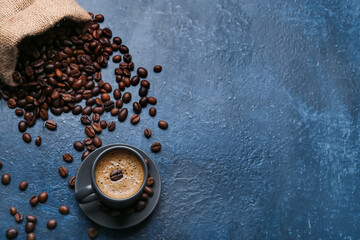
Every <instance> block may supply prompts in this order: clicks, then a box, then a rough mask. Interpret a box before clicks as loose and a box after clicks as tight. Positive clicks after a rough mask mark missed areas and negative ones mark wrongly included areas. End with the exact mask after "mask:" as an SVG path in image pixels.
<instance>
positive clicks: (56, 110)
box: [50, 107, 62, 116]
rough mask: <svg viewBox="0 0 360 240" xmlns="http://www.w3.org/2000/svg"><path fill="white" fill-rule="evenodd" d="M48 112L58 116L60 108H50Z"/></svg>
mask: <svg viewBox="0 0 360 240" xmlns="http://www.w3.org/2000/svg"><path fill="white" fill-rule="evenodd" d="M50 111H51V113H52V114H54V115H55V116H59V115H60V114H61V112H62V110H61V108H56V107H51V108H50Z"/></svg>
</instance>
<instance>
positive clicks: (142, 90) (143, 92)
mask: <svg viewBox="0 0 360 240" xmlns="http://www.w3.org/2000/svg"><path fill="white" fill-rule="evenodd" d="M147 94H148V89H147V88H146V87H143V86H141V87H140V88H139V96H140V97H145V96H146V95H147Z"/></svg>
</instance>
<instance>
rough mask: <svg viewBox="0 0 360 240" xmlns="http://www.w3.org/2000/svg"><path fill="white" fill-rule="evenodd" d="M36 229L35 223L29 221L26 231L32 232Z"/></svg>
mask: <svg viewBox="0 0 360 240" xmlns="http://www.w3.org/2000/svg"><path fill="white" fill-rule="evenodd" d="M34 231H35V223H33V222H27V223H26V224H25V232H26V233H32V232H34Z"/></svg>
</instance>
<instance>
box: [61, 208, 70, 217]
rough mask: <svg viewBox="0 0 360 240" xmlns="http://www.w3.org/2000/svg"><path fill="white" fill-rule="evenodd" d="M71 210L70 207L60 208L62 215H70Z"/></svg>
mask: <svg viewBox="0 0 360 240" xmlns="http://www.w3.org/2000/svg"><path fill="white" fill-rule="evenodd" d="M69 211H70V209H69V207H67V206H61V207H59V212H60V213H61V214H62V215H67V214H68V213H69Z"/></svg>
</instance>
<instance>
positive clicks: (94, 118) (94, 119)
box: [92, 113, 100, 122]
mask: <svg viewBox="0 0 360 240" xmlns="http://www.w3.org/2000/svg"><path fill="white" fill-rule="evenodd" d="M92 119H93V121H94V122H98V121H100V115H99V114H98V113H94V114H93V116H92Z"/></svg>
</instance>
